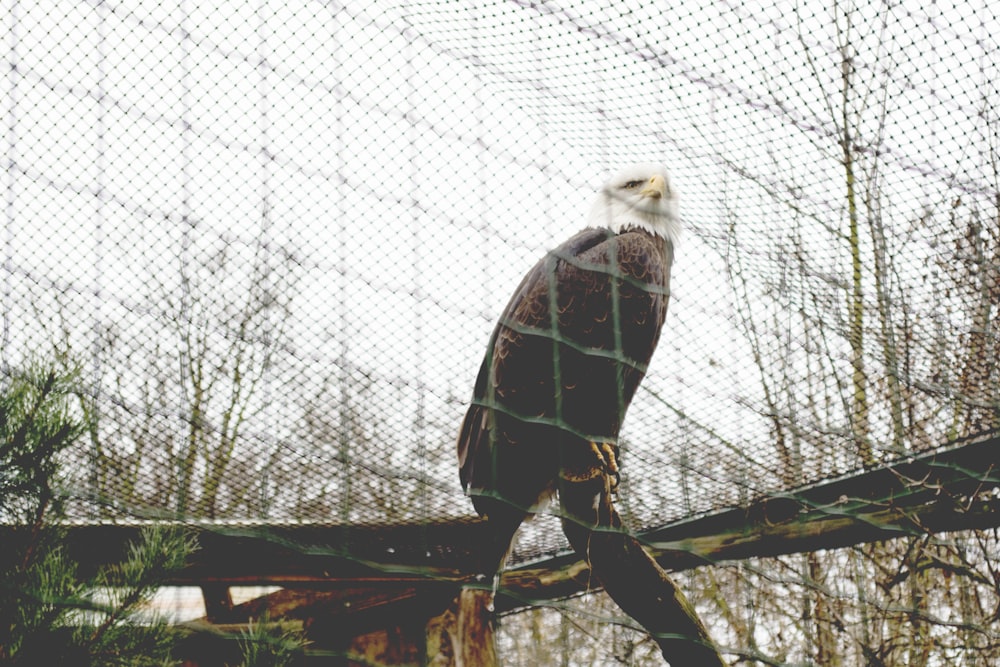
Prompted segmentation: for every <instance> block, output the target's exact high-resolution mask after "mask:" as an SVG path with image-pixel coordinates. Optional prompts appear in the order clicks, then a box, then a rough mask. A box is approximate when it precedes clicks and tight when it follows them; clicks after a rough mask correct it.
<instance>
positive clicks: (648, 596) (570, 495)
mask: <svg viewBox="0 0 1000 667" xmlns="http://www.w3.org/2000/svg"><path fill="white" fill-rule="evenodd" d="M577 456H578V454H577ZM587 456H590V453H588V454H587ZM573 458H575V456H572V455H571V456H569V457H565V456H564V460H566V459H570V461H571V460H572V459H573ZM571 462H572V461H571ZM576 468H577V466H573V465H570V466H569V469H571V470H574V472H579V471H578V470H577V469H576ZM565 470H567V468H564V471H565ZM559 498H560V502H561V504H562V512H563V517H562V524H563V531H564V532H565V533H566V537H568V538H569V541H570V544H572V545H573V548H574V549H575V550H576V552H577V553H578V554H579V555H580V556H581V557H582V558H583V559H584V560H586V561H587V562H588V563H589V564H590V568H591V572H592V574H593V575H594V576H595V578H596V579H597V580H598V581H600V583H601V585H603V586H604V589H605V590H606V591H607V592H608V594H609V595H610V596H611V598H612V599H613V600H614V601H615V602H616V603H617V604H618V606H619V607H621V608H622V610H623V611H624V612H625V613H627V614H628V615H629V616H631V617H632V618H634V619H635V620H636V621H638V622H639V623H641V624H642V625H643V627H645V628H646V630H647V631H648V632H649V633H650V634H651V635H652V637H653V638H654V640H655V641H656V642H657V644H659V646H660V650H661V651H662V652H663V657H664V658H665V659H666V660H667V662H669V663H670V664H671V665H682V664H683V665H690V666H692V667H722V665H724V663H723V662H722V657H721V656H720V655H719V653H718V651H717V650H716V648H715V646H714V644H713V643H712V641H711V639H710V638H709V636H708V632H707V631H706V630H705V627H704V625H702V623H701V621H700V620H699V618H698V616H697V614H696V612H695V610H694V607H692V605H691V603H690V602H688V600H687V598H686V597H685V596H684V593H683V592H681V590H680V589H679V588H677V586H676V584H674V582H673V580H671V579H670V577H669V576H668V575H667V573H666V572H664V571H663V569H662V568H660V566H659V565H658V564H657V563H656V561H655V560H653V558H652V557H651V556H650V555H649V554H648V553H646V551H645V550H644V549H643V548H642V545H641V544H640V543H639V541H638V540H636V539H635V538H634V537H632V536H631V535H629V534H628V533H627V532H625V531H624V529H623V528H622V522H621V517H620V516H619V515H618V512H617V511H616V510H615V508H614V504H613V498H612V480H611V476H610V474H608V472H606V471H604V470H601V471H599V474H595V475H593V476H592V477H590V478H589V479H579V478H577V479H572V478H567V476H566V475H561V478H560V482H559Z"/></svg>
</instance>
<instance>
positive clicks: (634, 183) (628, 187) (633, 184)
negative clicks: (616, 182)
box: [625, 181, 646, 190]
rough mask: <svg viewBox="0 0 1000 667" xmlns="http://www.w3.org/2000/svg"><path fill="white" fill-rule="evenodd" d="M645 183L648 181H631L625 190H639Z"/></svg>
mask: <svg viewBox="0 0 1000 667" xmlns="http://www.w3.org/2000/svg"><path fill="white" fill-rule="evenodd" d="M645 182H646V181H629V182H628V183H626V184H625V189H626V190H632V189H633V188H637V187H639V186H640V185H642V184H643V183H645Z"/></svg>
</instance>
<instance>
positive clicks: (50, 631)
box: [0, 367, 195, 667]
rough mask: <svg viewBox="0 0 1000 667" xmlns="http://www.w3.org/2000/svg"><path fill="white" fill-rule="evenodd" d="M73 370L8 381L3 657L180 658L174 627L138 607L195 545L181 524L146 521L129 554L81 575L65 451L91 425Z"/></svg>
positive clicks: (92, 661)
mask: <svg viewBox="0 0 1000 667" xmlns="http://www.w3.org/2000/svg"><path fill="white" fill-rule="evenodd" d="M73 382H74V377H73V375H72V374H68V375H65V374H59V373H57V372H55V371H53V370H50V369H45V368H40V367H34V368H29V369H28V370H27V371H26V372H23V373H17V374H12V375H11V376H9V377H8V378H5V380H4V384H3V385H0V521H2V522H3V523H6V524H7V525H8V526H9V527H10V528H11V535H12V537H13V539H12V542H11V544H10V545H5V548H4V549H2V550H0V662H2V663H4V664H10V665H74V666H81V667H86V666H89V665H94V666H98V665H101V666H104V665H109V666H110V665H130V666H143V665H149V666H151V667H152V666H160V665H166V664H173V661H172V658H171V650H172V648H173V643H174V637H175V635H174V634H172V633H171V632H170V629H169V626H168V625H167V624H166V622H165V621H164V620H162V619H157V618H153V619H149V618H148V617H142V616H141V615H140V613H141V611H142V610H143V607H144V605H145V604H146V603H147V602H148V601H149V600H150V599H151V598H152V596H153V594H154V593H155V591H156V589H157V587H158V586H159V585H160V583H162V581H163V580H164V578H165V577H166V576H168V575H169V574H170V573H172V572H174V571H176V570H177V569H179V568H180V567H182V566H183V565H184V563H185V561H186V559H187V558H188V556H189V555H190V553H191V552H192V551H193V549H194V548H195V545H194V543H193V542H192V540H191V539H190V538H189V537H187V536H186V535H185V534H184V533H183V532H182V531H178V530H174V529H171V528H148V529H145V530H143V531H142V533H141V535H140V537H139V538H138V539H137V540H136V541H135V542H134V543H132V544H131V545H129V547H128V551H127V554H126V557H125V558H124V560H122V561H121V562H120V563H118V564H115V565H113V566H111V567H108V568H106V569H105V570H103V571H100V572H98V573H97V574H96V576H93V577H89V578H84V577H81V576H80V573H79V568H78V567H77V564H76V563H75V562H73V560H72V559H71V558H70V557H69V555H68V554H67V551H66V548H65V544H64V540H65V531H64V529H63V528H62V527H61V524H60V519H63V518H64V512H63V509H64V508H63V503H62V502H61V501H62V498H63V494H62V493H61V491H60V486H59V479H60V478H59V459H60V454H61V453H62V452H63V451H64V450H66V449H67V448H68V447H70V446H71V445H72V444H73V443H74V442H75V440H76V439H77V438H78V437H79V436H80V435H81V434H82V433H83V432H84V430H85V426H86V424H85V423H84V420H83V419H82V418H80V417H79V416H78V415H77V414H76V413H75V412H74V410H73V407H72V406H73V401H72V393H71V391H72V389H73Z"/></svg>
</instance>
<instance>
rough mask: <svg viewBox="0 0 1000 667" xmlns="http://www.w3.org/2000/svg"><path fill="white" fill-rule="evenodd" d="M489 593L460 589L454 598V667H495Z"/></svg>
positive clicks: (495, 650) (494, 643)
mask: <svg viewBox="0 0 1000 667" xmlns="http://www.w3.org/2000/svg"><path fill="white" fill-rule="evenodd" d="M492 599H493V592H492V591H489V590H483V589H480V588H463V589H462V592H461V593H459V595H458V632H457V634H458V646H457V647H455V667H497V666H498V665H499V664H500V663H499V662H498V661H497V649H496V638H495V637H494V635H493V607H492V605H491V604H490V603H491V601H492Z"/></svg>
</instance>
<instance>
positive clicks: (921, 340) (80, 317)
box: [0, 0, 1000, 558]
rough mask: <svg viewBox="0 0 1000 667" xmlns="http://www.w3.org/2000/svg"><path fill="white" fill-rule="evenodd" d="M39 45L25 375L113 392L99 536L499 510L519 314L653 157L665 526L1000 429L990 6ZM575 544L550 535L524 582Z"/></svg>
mask: <svg viewBox="0 0 1000 667" xmlns="http://www.w3.org/2000/svg"><path fill="white" fill-rule="evenodd" d="M3 21H4V32H5V34H6V38H5V40H6V41H5V45H4V47H3V51H4V54H5V59H6V65H7V67H6V77H5V80H4V82H3V86H4V89H5V90H4V115H5V138H6V141H5V146H4V151H5V165H6V168H5V181H4V192H5V211H4V222H3V230H4V231H3V236H2V238H0V248H2V255H3V259H2V262H3V263H2V270H0V290H2V293H3V301H2V302H3V305H2V317H3V331H2V335H3V339H2V343H3V350H2V364H3V368H4V369H5V372H9V371H10V369H11V368H14V367H17V366H19V365H20V364H22V363H23V362H24V361H25V360H26V359H28V358H31V357H35V358H37V357H43V358H53V357H54V358H57V359H59V360H61V361H62V362H64V363H66V364H67V365H72V366H76V367H79V368H80V369H81V372H82V377H83V378H84V381H85V382H84V384H85V392H84V395H83V397H82V400H83V402H84V404H85V405H87V406H89V407H90V408H92V409H93V411H94V414H96V415H97V417H98V420H97V428H96V430H95V431H94V432H93V433H92V437H90V438H88V439H86V440H85V441H83V442H81V444H80V449H79V451H78V452H77V453H76V458H75V459H74V462H75V464H76V465H75V467H74V471H75V478H74V489H73V490H74V493H75V494H76V495H77V496H78V497H79V498H80V502H79V503H78V504H77V506H76V509H75V512H76V513H77V514H78V515H79V516H81V517H97V518H100V517H104V518H110V517H115V516H141V517H147V516H179V517H181V518H182V519H189V520H196V519H254V520H261V521H274V522H279V523H280V522H292V521H308V522H331V523H343V522H349V523H368V524H381V523H397V522H403V521H431V520H433V521H441V520H448V519H462V518H467V517H469V516H470V515H471V513H472V510H471V506H470V504H469V502H468V500H467V499H465V498H463V496H462V493H461V490H460V488H459V484H458V477H457V470H456V461H455V453H454V438H455V435H456V430H457V427H458V424H459V421H460V419H461V415H462V413H463V411H464V408H465V406H466V405H467V402H468V400H469V398H470V396H471V388H472V382H473V380H474V377H475V373H476V370H477V368H478V365H479V363H480V360H481V356H482V354H483V352H484V350H485V345H486V341H487V338H488V335H489V332H490V330H491V328H492V326H493V323H494V322H495V320H496V318H497V316H498V315H499V313H500V311H501V310H502V308H503V306H504V304H505V303H506V301H507V299H508V297H509V295H510V293H511V291H512V290H513V288H514V287H515V286H516V284H517V282H518V280H519V278H520V276H521V275H522V274H523V273H524V272H525V271H526V270H527V269H528V268H529V267H530V266H531V265H532V264H533V263H534V262H535V261H536V259H537V258H538V257H539V256H540V255H541V253H543V252H544V250H545V249H546V248H549V247H551V246H553V245H554V244H556V243H558V242H559V241H561V240H562V239H563V238H565V237H567V236H568V235H569V234H570V233H572V232H575V231H577V230H578V229H579V228H580V227H581V226H582V225H583V223H584V219H585V214H586V210H587V208H588V204H589V202H590V199H591V197H592V194H593V192H594V191H595V190H596V188H597V187H598V186H599V185H600V183H601V182H602V181H603V180H604V178H606V177H607V176H608V175H609V173H611V172H613V171H615V170H616V169H617V168H618V167H619V166H621V165H622V164H625V163H628V162H632V161H635V160H637V159H650V158H652V159H656V160H660V161H662V162H664V163H665V164H666V165H667V166H668V168H669V169H670V171H671V174H672V178H673V179H674V181H675V183H676V185H677V187H678V189H679V191H680V192H681V210H682V218H683V221H684V224H685V227H686V233H685V236H684V239H683V243H682V244H681V246H680V247H679V248H678V251H677V259H676V263H675V266H674V274H673V294H672V301H671V306H670V312H669V314H668V318H667V323H666V325H665V329H664V335H663V338H662V340H661V344H660V349H659V350H658V352H657V354H656V355H655V356H654V360H653V365H652V367H651V369H650V372H649V375H648V377H647V378H646V381H645V383H644V385H643V387H642V388H641V389H640V391H639V394H638V396H637V398H636V401H635V403H634V404H633V407H632V409H631V411H630V413H629V415H628V418H627V420H626V426H625V431H624V433H623V438H624V454H623V459H624V473H625V480H624V483H623V487H622V494H621V498H622V500H621V502H622V506H623V508H624V510H625V512H626V513H627V516H628V518H629V519H630V521H631V522H632V525H633V526H634V527H635V528H636V529H639V528H650V527H654V526H659V525H663V524H665V523H668V522H670V521H672V520H676V519H679V518H682V517H686V516H690V515H692V514H694V513H699V512H704V511H707V510H711V509H714V508H719V507H726V506H731V505H736V504H739V503H742V502H746V501H748V500H750V499H752V498H754V497H757V496H759V495H760V494H762V493H765V492H772V491H776V490H781V489H785V488H789V487H793V486H798V485H801V484H805V483H809V482H815V481H817V480H821V479H825V478H828V477H830V476H834V475H838V474H842V473H846V472H849V471H853V470H858V469H860V468H863V467H866V466H869V467H870V466H874V465H877V464H878V463H880V462H884V461H887V460H891V459H894V458H897V457H900V456H906V455H908V454H911V453H915V452H921V451H927V450H929V449H932V448H935V447H939V446H942V445H944V444H947V443H950V442H954V441H955V440H956V439H958V438H961V437H964V436H971V435H974V434H977V433H983V432H986V431H990V430H992V429H995V428H996V427H997V425H998V422H1000V377H998V368H997V363H998V362H997V360H998V347H997V338H996V325H995V322H996V313H997V309H998V307H1000V224H998V216H1000V213H998V210H1000V209H998V206H1000V203H998V202H1000V194H998V187H1000V178H998V176H997V173H998V171H997V164H998V159H1000V156H998V150H1000V142H998V141H997V132H998V128H1000V112H998V109H997V106H996V105H997V100H998V99H1000V95H998V92H1000V91H998V90H997V81H1000V76H998V75H1000V72H998V62H1000V59H998V45H997V41H996V35H997V34H998V32H1000V31H998V28H1000V25H998V16H997V9H996V7H994V6H991V5H989V4H988V3H953V4H951V3H945V4H944V5H942V4H934V5H932V6H930V7H925V6H923V5H920V4H919V3H902V4H885V3H874V2H873V3H870V4H865V3H861V4H857V5H852V6H851V7H840V6H835V7H829V6H828V3H818V2H807V3H791V2H773V3H770V4H767V5H766V6H757V5H749V4H742V3H734V2H718V3H707V4H706V5H705V6H704V7H696V6H695V5H694V4H692V3H687V4H679V5H675V6H670V5H669V4H667V3H638V2H608V3H598V2H562V3H534V2H479V3H475V4H474V5H473V4H467V3H445V2H418V1H410V2H403V3H398V4H390V3H374V2H372V3H349V4H348V5H341V4H339V3H336V2H327V3H317V2H309V3H307V2H303V3H285V2H260V3H242V2H223V3H218V2H217V3H193V2H179V3H176V4H174V3H169V2H167V3H164V2H141V1H138V0H136V1H127V0H112V1H108V2H104V1H102V2H86V3H78V2H73V3H71V2H56V3H51V2H26V1H20V0H10V1H8V2H7V3H5V12H4V19H3ZM526 465H530V460H528V461H526ZM561 540H562V538H561V537H560V536H559V535H558V530H556V529H555V528H554V526H553V525H551V524H547V523H545V521H544V520H543V521H541V522H539V523H538V524H536V525H535V526H534V527H532V528H530V529H529V530H528V532H527V535H526V538H525V539H524V540H522V543H521V550H520V552H519V554H520V556H519V557H522V558H524V557H531V556H533V555H538V554H540V553H543V552H547V551H549V550H552V549H556V548H558V547H559V545H561V544H562V542H561Z"/></svg>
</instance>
